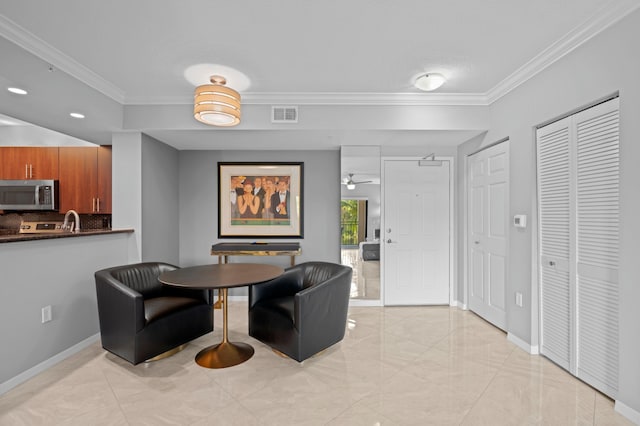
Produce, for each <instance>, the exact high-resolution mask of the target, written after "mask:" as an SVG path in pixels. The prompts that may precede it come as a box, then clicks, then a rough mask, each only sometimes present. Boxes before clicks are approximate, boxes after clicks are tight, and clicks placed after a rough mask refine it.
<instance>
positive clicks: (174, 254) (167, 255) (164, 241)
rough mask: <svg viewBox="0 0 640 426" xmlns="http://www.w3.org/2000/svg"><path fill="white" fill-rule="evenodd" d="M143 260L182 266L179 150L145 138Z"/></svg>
mask: <svg viewBox="0 0 640 426" xmlns="http://www.w3.org/2000/svg"><path fill="white" fill-rule="evenodd" d="M141 161H142V166H141V168H142V235H143V236H144V238H143V239H142V260H143V261H161V262H167V263H172V264H174V265H175V264H177V263H178V262H179V255H178V244H177V241H178V239H179V238H180V234H179V232H178V227H179V222H178V212H179V203H178V178H179V176H178V150H176V149H175V148H172V147H170V146H169V145H166V144H164V143H162V142H160V141H158V140H156V139H154V138H152V137H150V136H147V135H145V134H143V135H142V159H141Z"/></svg>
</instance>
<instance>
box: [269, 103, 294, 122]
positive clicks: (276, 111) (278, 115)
mask: <svg viewBox="0 0 640 426" xmlns="http://www.w3.org/2000/svg"><path fill="white" fill-rule="evenodd" d="M271 122H272V123H297V122H298V107H297V106H272V107H271Z"/></svg>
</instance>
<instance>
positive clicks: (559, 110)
mask: <svg viewBox="0 0 640 426" xmlns="http://www.w3.org/2000/svg"><path fill="white" fill-rule="evenodd" d="M637 40H640V11H638V12H634V13H633V14H631V15H630V16H628V17H627V18H625V19H623V20H622V21H621V22H620V23H619V24H617V25H616V26H614V27H612V28H610V29H608V30H606V31H604V32H603V33H601V34H600V35H598V36H596V37H594V38H593V39H591V40H589V41H588V42H587V43H585V44H584V45H582V46H580V47H579V48H577V49H576V50H575V51H573V52H572V53H570V54H569V55H567V56H565V57H563V58H562V59H560V60H559V61H557V62H556V63H554V64H553V65H551V66H550V67H549V68H547V69H546V70H545V71H543V72H542V73H540V74H538V75H536V76H535V77H534V78H532V79H531V80H529V81H527V82H526V83H525V84H523V85H522V86H520V87H518V88H517V89H516V90H514V91H512V92H511V93H509V94H508V95H506V96H504V97H503V98H501V99H500V100H499V101H497V102H495V103H494V104H492V105H491V107H490V110H491V117H492V123H491V126H490V129H491V130H490V131H489V132H488V134H487V135H486V137H485V138H484V140H481V141H480V140H475V141H472V142H469V143H467V144H464V145H462V146H461V147H460V149H459V156H460V157H459V158H460V159H461V160H464V157H465V156H466V154H468V153H470V152H472V151H473V150H475V149H476V148H478V147H479V146H480V145H482V144H487V143H491V142H494V141H497V140H500V139H502V138H504V137H507V136H508V137H509V138H510V141H511V142H510V143H511V156H510V170H511V190H510V215H511V216H513V215H514V214H520V213H524V214H527V215H528V216H529V217H530V218H531V217H535V216H534V215H535V211H534V209H535V208H536V207H535V191H534V189H535V176H536V174H535V136H534V126H536V125H537V124H540V123H542V122H545V121H547V120H550V119H553V118H555V117H558V116H560V115H562V114H565V113H568V112H570V111H572V110H574V109H576V108H578V107H581V106H583V105H587V104H589V103H591V102H593V101H595V100H597V99H599V98H602V97H604V96H606V95H609V94H611V93H614V92H616V91H619V92H620V120H621V121H620V135H621V141H620V143H621V146H620V150H621V156H620V158H621V160H620V178H621V187H620V197H621V199H620V209H621V210H620V213H621V216H620V227H621V228H620V229H621V240H620V268H619V279H620V310H619V314H620V317H619V318H620V380H619V395H618V400H619V401H621V402H622V403H624V404H626V405H627V406H629V407H631V408H632V409H634V410H635V411H636V412H640V362H638V360H639V359H640V338H639V337H640V334H638V324H640V310H639V309H638V308H637V303H638V301H640V285H639V283H638V281H639V278H638V277H640V262H638V253H639V250H638V241H640V221H639V220H638V218H639V217H640V185H638V182H640V169H639V168H638V165H637V162H638V159H639V158H640V144H639V143H638V135H640V120H638V116H639V115H640V81H639V80H638V76H639V75H640V56H639V55H637V46H636V44H637ZM463 184H464V181H461V182H459V187H458V189H459V190H460V191H459V194H460V196H462V194H463V193H464V191H463V187H462V186H460V185H463ZM459 201H460V202H462V201H463V200H462V199H459ZM512 229H513V228H512ZM535 238H536V235H535V230H534V229H533V227H528V228H527V229H526V231H525V232H511V233H510V238H509V252H510V254H511V256H510V261H509V272H508V280H507V282H508V286H509V287H508V289H507V328H508V331H509V333H513V334H514V335H516V336H517V337H519V338H520V339H522V340H523V341H525V342H531V343H532V344H533V345H534V346H535V345H537V344H538V342H537V333H538V330H537V322H538V318H537V297H538V296H537V283H536V282H535V281H533V280H532V276H534V275H533V274H534V273H535V270H534V268H533V267H532V258H533V259H535V257H536V253H535V251H534V246H533V243H534V240H535ZM458 241H459V244H461V245H462V243H463V235H461V236H460V238H459V240H458ZM459 273H460V274H461V273H462V271H461V270H459ZM460 276H462V275H460ZM516 291H520V292H522V293H523V294H524V307H522V308H519V307H517V306H515V304H514V297H513V294H514V292H516Z"/></svg>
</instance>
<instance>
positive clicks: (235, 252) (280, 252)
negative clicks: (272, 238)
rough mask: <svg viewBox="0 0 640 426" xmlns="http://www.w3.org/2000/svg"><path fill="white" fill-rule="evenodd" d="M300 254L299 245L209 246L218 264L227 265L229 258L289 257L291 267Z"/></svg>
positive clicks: (226, 244) (244, 244)
mask: <svg viewBox="0 0 640 426" xmlns="http://www.w3.org/2000/svg"><path fill="white" fill-rule="evenodd" d="M301 253H302V249H301V248H300V243H218V244H214V245H213V246H211V255H212V256H218V263H228V260H229V259H228V258H229V256H291V266H293V265H295V264H296V259H295V257H296V256H298V255H300V254H301Z"/></svg>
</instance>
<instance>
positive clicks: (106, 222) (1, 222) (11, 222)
mask: <svg viewBox="0 0 640 426" xmlns="http://www.w3.org/2000/svg"><path fill="white" fill-rule="evenodd" d="M23 220H24V221H29V222H36V221H44V222H46V221H50V222H62V221H63V220H64V213H56V212H29V213H4V214H0V229H14V230H18V229H19V228H20V223H21V222H22V221H23ZM105 228H106V229H108V228H111V215H110V214H81V215H80V229H105Z"/></svg>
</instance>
